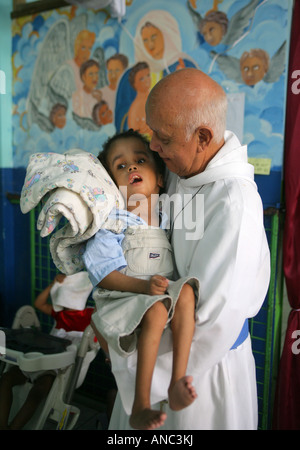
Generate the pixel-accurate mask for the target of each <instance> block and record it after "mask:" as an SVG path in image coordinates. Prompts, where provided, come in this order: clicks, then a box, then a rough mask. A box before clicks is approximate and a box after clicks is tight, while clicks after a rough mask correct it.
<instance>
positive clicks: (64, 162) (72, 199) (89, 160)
mask: <svg viewBox="0 0 300 450" xmlns="http://www.w3.org/2000/svg"><path fill="white" fill-rule="evenodd" d="M40 202H42V205H43V206H42V210H41V212H40V214H39V217H38V220H37V229H38V230H40V231H41V236H42V237H45V236H47V235H49V234H50V233H52V231H53V230H54V229H55V228H56V227H57V225H58V223H59V222H60V220H61V218H62V217H65V218H66V219H67V223H66V224H65V225H64V226H63V227H62V228H60V229H59V230H57V231H56V232H55V233H54V234H53V235H52V237H51V239H50V252H51V256H52V258H53V262H54V264H55V265H56V267H57V268H58V270H59V271H61V272H62V273H65V274H67V275H72V274H74V273H77V272H79V271H81V270H82V269H83V268H84V264H83V261H82V258H81V256H82V253H83V251H84V245H85V241H87V240H88V239H89V238H91V237H92V236H93V235H94V234H95V233H96V232H97V231H98V230H99V228H100V227H102V226H103V224H104V223H105V221H106V219H107V217H108V215H109V213H110V211H111V210H112V208H114V207H120V208H123V207H124V202H123V198H122V196H121V194H120V192H119V190H118V188H117V187H116V185H115V184H114V182H113V181H112V179H111V178H110V176H109V175H108V173H107V171H106V170H105V169H104V167H103V166H102V164H101V163H100V161H99V160H98V159H97V158H96V157H95V156H94V155H93V154H91V153H87V152H85V151H83V150H79V149H73V150H69V151H68V152H66V153H64V154H63V155H61V154H57V153H36V154H33V155H32V156H31V158H30V161H29V164H28V167H27V173H26V178H25V182H24V186H23V188H22V192H21V200H20V207H21V211H22V212H23V213H24V214H25V213H27V212H29V211H30V210H32V209H34V208H35V207H36V206H37V205H38V204H39V203H40ZM107 227H109V229H111V230H113V231H114V227H115V224H114V223H112V222H111V221H110V222H109V226H107Z"/></svg>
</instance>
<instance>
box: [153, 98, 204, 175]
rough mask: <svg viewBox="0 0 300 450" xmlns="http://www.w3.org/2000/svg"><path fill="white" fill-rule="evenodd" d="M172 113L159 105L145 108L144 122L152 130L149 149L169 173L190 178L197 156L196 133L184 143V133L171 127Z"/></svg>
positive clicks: (169, 109)
mask: <svg viewBox="0 0 300 450" xmlns="http://www.w3.org/2000/svg"><path fill="white" fill-rule="evenodd" d="M173 114H174V112H172V111H171V108H168V107H165V106H163V105H161V107H160V108H155V109H154V108H153V107H151V105H150V106H149V105H147V106H146V122H147V124H148V126H149V128H150V129H151V130H152V137H151V142H150V148H151V150H153V151H154V152H157V153H158V154H159V156H160V157H161V158H162V159H163V160H164V162H165V164H166V166H167V167H168V169H169V170H170V171H171V172H174V173H176V174H177V175H179V176H181V177H190V176H192V175H193V174H194V173H193V167H194V162H195V158H196V156H197V149H198V138H197V133H196V130H195V133H193V135H192V137H191V138H190V139H189V140H188V141H186V140H185V131H184V129H183V128H182V129H180V128H178V127H175V126H174V125H173V121H172V117H174V116H173Z"/></svg>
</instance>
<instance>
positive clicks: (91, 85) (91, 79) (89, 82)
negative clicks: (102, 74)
mask: <svg viewBox="0 0 300 450" xmlns="http://www.w3.org/2000/svg"><path fill="white" fill-rule="evenodd" d="M98 79H99V69H98V67H97V66H91V67H88V68H87V69H86V71H85V72H84V74H83V75H82V81H83V83H84V85H85V87H86V89H87V90H88V91H90V92H91V91H92V90H94V89H95V88H96V87H97V84H98Z"/></svg>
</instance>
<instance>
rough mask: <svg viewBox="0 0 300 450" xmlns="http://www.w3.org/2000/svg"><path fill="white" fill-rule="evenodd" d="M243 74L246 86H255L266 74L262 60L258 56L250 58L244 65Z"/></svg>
mask: <svg viewBox="0 0 300 450" xmlns="http://www.w3.org/2000/svg"><path fill="white" fill-rule="evenodd" d="M241 74H242V77H243V80H244V82H245V84H247V85H248V86H254V85H255V84H256V83H258V82H259V81H260V80H262V79H263V77H264V76H265V74H266V71H265V68H264V65H263V61H262V59H261V58H258V57H257V56H252V57H251V56H249V58H247V59H246V60H245V61H244V62H243V64H242V67H241Z"/></svg>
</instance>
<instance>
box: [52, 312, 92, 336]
mask: <svg viewBox="0 0 300 450" xmlns="http://www.w3.org/2000/svg"><path fill="white" fill-rule="evenodd" d="M93 312H94V308H86V309H84V310H83V311H74V310H67V309H63V310H62V311H59V312H55V311H54V310H53V311H52V317H53V318H54V319H55V320H56V324H55V328H57V329H64V330H65V331H84V330H85V329H86V327H87V326H88V325H89V324H90V323H91V316H92V314H93Z"/></svg>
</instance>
